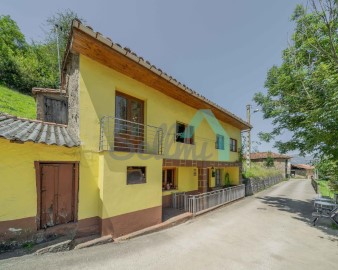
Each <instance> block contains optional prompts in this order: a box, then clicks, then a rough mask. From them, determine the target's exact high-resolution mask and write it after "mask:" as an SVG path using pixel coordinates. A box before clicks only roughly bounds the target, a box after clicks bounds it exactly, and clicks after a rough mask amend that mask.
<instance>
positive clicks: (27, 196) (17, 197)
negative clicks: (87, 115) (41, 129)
mask: <svg viewBox="0 0 338 270" xmlns="http://www.w3.org/2000/svg"><path fill="white" fill-rule="evenodd" d="M0 149H1V151H0V172H1V174H0V205H1V207H0V238H3V237H4V238H5V236H6V238H8V237H10V236H11V235H12V234H13V235H17V234H18V233H17V232H16V231H15V230H18V232H19V233H21V232H23V231H27V230H28V231H36V228H37V225H36V217H37V190H36V172H35V167H34V161H55V162H57V161H79V157H80V155H79V149H78V148H66V147H59V146H49V145H44V144H36V143H30V142H28V143H24V144H17V143H11V142H10V141H8V140H6V139H0ZM80 183H81V182H80ZM80 193H83V188H80ZM79 204H81V201H80V202H79ZM17 225H19V226H22V227H17ZM10 228H12V229H13V228H14V229H15V230H12V229H11V230H9V229H10Z"/></svg>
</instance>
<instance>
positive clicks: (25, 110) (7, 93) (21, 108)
mask: <svg viewBox="0 0 338 270" xmlns="http://www.w3.org/2000/svg"><path fill="white" fill-rule="evenodd" d="M2 112H4V113H8V114H11V115H15V116H20V117H24V118H29V119H36V106H35V100H34V98H33V97H32V96H29V95H25V94H22V93H19V92H17V91H15V90H12V89H9V88H7V87H5V86H2V85H0V113H2Z"/></svg>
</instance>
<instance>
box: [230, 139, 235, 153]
mask: <svg viewBox="0 0 338 270" xmlns="http://www.w3.org/2000/svg"><path fill="white" fill-rule="evenodd" d="M230 151H231V152H237V140H235V139H232V138H230Z"/></svg>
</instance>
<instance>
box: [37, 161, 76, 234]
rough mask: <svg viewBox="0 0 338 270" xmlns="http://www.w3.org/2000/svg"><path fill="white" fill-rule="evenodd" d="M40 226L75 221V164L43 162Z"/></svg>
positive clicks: (44, 226)
mask: <svg viewBox="0 0 338 270" xmlns="http://www.w3.org/2000/svg"><path fill="white" fill-rule="evenodd" d="M40 168H41V176H40V179H41V185H40V187H41V192H40V196H41V199H40V202H41V206H40V227H41V228H46V227H52V226H55V225H58V224H64V223H68V222H72V221H74V217H75V202H76V199H75V195H76V191H75V188H76V186H77V185H76V183H75V182H76V181H75V180H76V179H75V164H73V163H61V164H57V163H55V164H41V166H40Z"/></svg>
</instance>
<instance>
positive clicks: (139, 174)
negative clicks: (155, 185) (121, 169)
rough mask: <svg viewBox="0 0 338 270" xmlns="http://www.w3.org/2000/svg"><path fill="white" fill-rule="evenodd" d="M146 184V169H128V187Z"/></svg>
mask: <svg viewBox="0 0 338 270" xmlns="http://www.w3.org/2000/svg"><path fill="white" fill-rule="evenodd" d="M143 183H146V167H127V185H133V184H143Z"/></svg>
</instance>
